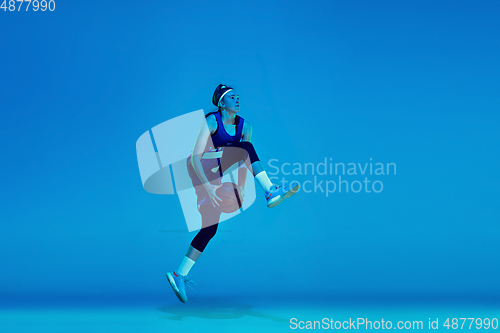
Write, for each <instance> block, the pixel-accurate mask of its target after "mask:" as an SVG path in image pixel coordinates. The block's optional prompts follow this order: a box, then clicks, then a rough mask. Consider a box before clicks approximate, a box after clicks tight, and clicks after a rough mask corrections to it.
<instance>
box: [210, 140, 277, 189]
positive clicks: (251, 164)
mask: <svg viewBox="0 0 500 333" xmlns="http://www.w3.org/2000/svg"><path fill="white" fill-rule="evenodd" d="M240 161H244V162H245V165H246V166H247V168H248V170H250V172H251V173H252V174H253V176H254V177H255V180H257V182H258V183H259V185H260V186H261V187H262V189H263V190H264V191H265V192H269V191H270V189H271V187H272V186H273V184H272V183H271V180H270V179H269V177H268V176H267V173H266V171H264V168H263V167H262V163H261V162H260V159H259V157H258V155H257V152H256V151H255V148H254V146H253V144H252V143H251V142H236V143H232V144H231V145H229V146H227V147H224V153H223V154H222V158H221V161H220V165H221V169H222V172H224V171H226V170H227V169H228V168H229V167H231V166H232V165H233V164H235V163H237V162H240Z"/></svg>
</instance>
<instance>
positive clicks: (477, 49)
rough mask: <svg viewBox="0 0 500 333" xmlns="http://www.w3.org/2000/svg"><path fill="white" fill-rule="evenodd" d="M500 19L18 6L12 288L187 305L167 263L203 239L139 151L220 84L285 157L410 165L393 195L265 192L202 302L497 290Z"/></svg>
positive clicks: (340, 7)
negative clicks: (154, 185) (277, 196)
mask: <svg viewBox="0 0 500 333" xmlns="http://www.w3.org/2000/svg"><path fill="white" fill-rule="evenodd" d="M499 10H500V4H499V3H498V2H496V1H481V2H472V1H441V2H436V1H419V2H409V1H404V2H403V1H378V2H370V1H353V2H345V1H315V2H305V1H272V2H267V1H252V2H235V1H217V2H205V1H183V2H179V1H150V2H141V3H139V2H137V1H113V2H99V1H84V2H77V1H73V2H67V1H66V2H63V1H57V2H56V10H55V11H54V12H33V11H29V12H25V11H20V12H17V11H15V12H9V11H7V12H4V11H3V10H2V11H0V36H1V47H0V64H1V72H0V73H1V74H0V109H1V115H2V121H1V122H0V137H1V141H2V144H1V147H2V151H1V158H2V163H1V168H2V177H1V178H0V179H1V189H2V191H1V200H0V202H1V221H2V223H1V224H0V253H2V255H1V256H0V258H1V259H0V266H1V269H0V272H1V273H0V296H1V298H2V299H3V300H4V301H6V302H7V303H8V302H11V301H12V300H14V299H17V300H19V299H26V300H35V299H37V300H42V301H48V300H54V299H67V300H72V299H76V298H79V299H81V298H105V299H108V300H118V299H120V300H123V299H129V300H131V301H132V302H134V300H141V299H148V298H157V299H165V300H166V299H172V298H174V295H173V293H172V291H171V290H170V287H169V286H168V284H167V282H166V280H165V273H166V272H167V271H168V270H172V269H175V268H177V267H178V265H179V263H180V260H181V259H182V257H183V256H184V254H185V252H186V250H187V247H188V245H189V243H190V241H191V240H192V238H193V237H194V235H195V233H188V232H187V227H186V225H185V222H184V218H183V215H182V211H181V207H180V204H179V200H178V198H177V197H176V196H174V195H153V194H149V193H147V192H145V191H144V189H143V188H142V184H141V180H140V176H139V169H138V165H137V158H136V152H135V142H136V140H137V139H138V138H139V136H140V135H141V134H142V133H144V132H145V131H147V130H148V129H150V128H151V127H153V126H155V125H157V124H159V123H161V122H164V121H166V120H169V119H171V118H174V117H176V116H180V115H182V114H185V113H188V112H191V111H194V110H198V109H200V108H203V109H205V110H206V111H211V110H213V109H214V107H213V106H212V105H211V97H212V93H213V90H214V88H215V87H216V86H217V84H219V83H221V82H222V83H225V84H229V85H232V86H234V87H236V89H237V91H238V93H239V94H240V98H241V105H242V107H241V115H242V116H243V117H244V118H245V119H247V120H248V121H249V122H250V123H251V124H252V126H253V142H254V144H255V146H256V148H257V151H258V153H259V155H260V158H261V159H262V160H263V161H264V162H265V163H266V164H265V165H267V162H268V161H269V160H271V159H278V160H279V163H284V162H287V163H301V164H304V163H320V162H323V161H324V159H325V157H326V158H327V159H328V160H330V158H331V159H332V161H333V162H343V163H346V164H347V163H351V162H352V163H361V164H362V165H363V164H364V163H369V162H370V158H371V159H372V160H371V161H372V162H373V163H377V162H381V163H384V164H385V163H395V164H396V165H397V174H396V175H393V174H391V175H385V176H371V177H370V179H371V180H372V181H374V180H380V181H382V182H383V185H384V188H383V191H382V192H380V193H364V192H360V193H352V192H349V193H338V192H335V193H333V194H330V195H329V196H328V197H327V196H326V195H325V193H322V192H318V193H304V192H300V193H298V194H297V195H296V196H294V197H293V198H292V199H290V200H287V201H285V202H284V203H283V204H282V205H280V206H279V207H277V208H275V209H268V208H266V206H265V199H264V198H263V197H262V196H261V195H262V193H261V192H260V190H259V189H257V190H258V192H257V194H258V196H257V200H256V202H255V203H254V204H253V206H252V207H250V209H248V210H247V211H245V212H244V214H241V215H240V216H238V217H235V218H233V219H231V220H229V221H227V222H223V223H222V224H221V226H220V229H219V230H220V232H219V233H218V234H217V235H216V237H215V238H214V239H213V240H212V241H211V243H210V244H209V245H208V247H207V249H206V251H205V253H204V254H203V255H202V256H201V257H200V259H199V261H198V262H197V263H196V265H195V266H194V268H193V269H192V271H191V273H190V276H191V277H192V278H193V279H194V280H195V281H196V282H197V284H198V285H197V287H196V288H195V291H193V292H191V293H190V295H192V297H194V298H196V297H214V298H219V299H234V297H238V298H239V299H241V298H243V299H244V298H245V297H250V296H252V297H261V298H274V299H277V298H279V299H285V298H298V299H301V298H302V299H307V300H315V299H327V300H328V299H332V300H333V299H337V298H340V297H347V298H349V297H353V298H355V297H372V296H373V297H414V296H416V295H419V296H418V297H425V298H429V299H440V298H442V297H455V296H456V297H472V298H489V299H496V300H498V297H499V296H500V286H499V284H498V279H499V277H500V267H499V265H498V254H499V250H500V243H499V242H498V239H499V236H500V227H499V225H498V221H499V217H500V210H499V185H500V183H499V180H498V165H499V163H500V159H499V154H498V147H499V144H500V140H499V135H498V122H499V120H500V116H499V105H500V98H499V96H500V94H499V92H500V90H499V89H500V79H499V78H500V65H499V62H498V59H499V56H500V41H499V39H498V32H499V31H500V23H499V20H498V12H499ZM193 126H199V124H193ZM275 164H278V163H275ZM270 170H273V169H270ZM287 170H288V171H291V170H292V168H291V167H290V168H289V169H286V170H285V171H287ZM278 176H279V177H281V176H282V175H278ZM318 177H319V176H318ZM321 177H322V178H321V179H322V180H329V179H332V180H337V178H338V176H321ZM287 178H288V179H297V180H299V181H302V182H303V181H306V180H312V179H313V178H312V175H302V176H296V177H295V176H287ZM363 178H364V177H362V176H359V175H358V176H357V178H356V177H351V178H349V180H350V181H352V180H354V179H357V180H360V181H361V180H363ZM318 179H319V178H318ZM292 200H293V201H292Z"/></svg>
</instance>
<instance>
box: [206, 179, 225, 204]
mask: <svg viewBox="0 0 500 333" xmlns="http://www.w3.org/2000/svg"><path fill="white" fill-rule="evenodd" d="M221 186H222V184H221V185H212V184H210V183H208V184H206V185H205V189H206V190H207V193H208V197H209V198H210V202H212V205H214V207H215V206H220V205H219V202H222V199H221V198H219V197H218V196H217V193H216V191H217V189H218V188H219V187H221Z"/></svg>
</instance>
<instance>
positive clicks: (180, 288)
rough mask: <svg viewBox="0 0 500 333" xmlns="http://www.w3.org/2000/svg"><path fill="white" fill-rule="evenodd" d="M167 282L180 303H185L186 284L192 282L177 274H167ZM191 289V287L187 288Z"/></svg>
mask: <svg viewBox="0 0 500 333" xmlns="http://www.w3.org/2000/svg"><path fill="white" fill-rule="evenodd" d="M167 280H168V282H169V283H170V286H171V287H172V289H173V290H174V293H175V295H176V296H177V298H178V299H179V301H181V302H182V303H186V302H187V296H186V284H188V283H189V284H194V282H193V280H191V279H189V278H188V277H187V276H184V275H180V274H179V273H177V272H175V271H174V272H168V273H167ZM189 287H190V288H191V286H189Z"/></svg>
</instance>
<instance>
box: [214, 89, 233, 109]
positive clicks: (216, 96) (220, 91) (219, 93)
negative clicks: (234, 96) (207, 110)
mask: <svg viewBox="0 0 500 333" xmlns="http://www.w3.org/2000/svg"><path fill="white" fill-rule="evenodd" d="M231 89H233V88H232V87H230V86H228V85H225V84H222V83H221V84H219V85H218V86H217V88H215V91H214V95H213V96H212V104H213V105H215V106H216V107H218V108H219V112H220V111H221V108H220V107H219V100H220V97H221V96H222V95H223V94H224V93H225V92H226V91H228V90H231Z"/></svg>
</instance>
